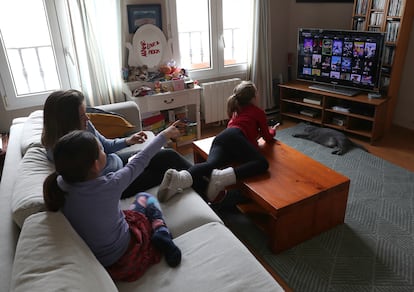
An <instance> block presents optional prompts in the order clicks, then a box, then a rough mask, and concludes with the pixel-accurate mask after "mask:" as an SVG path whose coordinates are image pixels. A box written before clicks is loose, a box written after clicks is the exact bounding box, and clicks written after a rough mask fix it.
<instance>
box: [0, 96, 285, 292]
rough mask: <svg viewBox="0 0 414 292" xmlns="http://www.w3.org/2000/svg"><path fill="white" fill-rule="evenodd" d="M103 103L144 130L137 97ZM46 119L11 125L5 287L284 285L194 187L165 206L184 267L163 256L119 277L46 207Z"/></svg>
mask: <svg viewBox="0 0 414 292" xmlns="http://www.w3.org/2000/svg"><path fill="white" fill-rule="evenodd" d="M103 108H104V109H106V110H111V111H116V112H119V113H121V114H122V115H124V116H125V117H126V118H127V119H128V120H129V121H130V122H131V123H133V124H134V125H138V126H137V130H139V129H140V127H139V125H140V121H139V118H138V117H139V115H138V114H139V111H138V107H137V106H136V104H135V103H133V102H123V103H118V104H113V105H106V106H103ZM41 121H42V111H36V112H34V113H32V114H31V115H30V116H29V117H23V118H17V119H14V121H13V124H12V126H11V128H10V139H9V144H8V148H7V154H6V160H5V166H4V171H3V177H2V180H1V184H0V291H57V290H59V291H75V290H76V291H169V292H171V291H266V292H267V291H283V289H282V287H281V286H280V285H279V284H278V283H277V282H276V281H275V280H274V279H273V278H272V276H271V275H270V274H269V273H268V272H267V271H266V270H265V269H264V268H263V266H262V265H261V264H260V263H259V262H258V261H257V260H256V258H255V257H254V256H253V255H252V254H251V253H250V252H249V251H248V249H247V248H246V247H245V246H244V245H243V244H242V243H241V242H240V241H239V240H238V239H237V238H236V237H235V236H234V235H233V234H232V232H231V231H230V230H229V229H227V228H226V227H225V226H224V224H223V222H222V221H221V219H220V218H219V217H218V216H217V215H216V214H215V213H214V212H213V211H212V210H211V209H210V207H209V206H208V205H207V204H206V203H205V202H204V201H203V200H202V199H201V198H200V197H199V196H198V195H197V194H196V193H195V192H194V191H193V190H191V189H190V190H187V191H185V192H183V193H182V194H181V195H179V196H175V197H174V198H172V199H171V200H169V201H168V202H166V203H163V204H162V208H163V212H164V214H165V219H166V222H167V224H168V226H169V228H170V229H171V231H172V233H173V235H174V241H175V242H176V244H177V245H178V246H179V247H180V248H181V250H182V262H181V265H180V266H178V267H177V268H170V267H168V265H167V264H166V263H165V262H164V260H163V261H161V262H160V263H159V264H156V265H154V266H152V267H151V268H150V269H149V270H148V271H147V272H146V273H145V275H144V276H143V277H142V278H140V279H139V280H137V281H135V282H130V283H126V282H113V281H112V279H111V278H110V277H109V275H108V273H107V272H106V270H105V269H104V268H103V267H102V266H101V265H100V264H99V262H98V261H97V260H96V258H95V257H94V255H93V254H92V253H91V251H90V250H89V248H88V247H87V246H86V244H85V243H84V242H83V240H82V239H81V238H80V237H79V236H78V235H77V233H76V232H75V231H74V230H73V229H72V227H71V225H70V224H69V223H68V221H67V220H66V218H65V217H64V216H63V215H62V214H61V213H59V212H57V213H53V212H46V211H44V206H43V201H42V183H43V179H44V177H45V176H46V175H47V174H48V173H49V172H50V171H51V170H52V169H53V165H51V164H50V163H48V162H47V160H45V159H46V158H45V157H44V149H43V148H42V147H41V145H40V133H41ZM149 192H151V193H154V194H155V193H156V188H154V189H151V190H149ZM128 203H129V202H128V201H123V202H121V204H122V205H123V206H127V205H128Z"/></svg>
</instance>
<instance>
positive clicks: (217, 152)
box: [188, 128, 269, 188]
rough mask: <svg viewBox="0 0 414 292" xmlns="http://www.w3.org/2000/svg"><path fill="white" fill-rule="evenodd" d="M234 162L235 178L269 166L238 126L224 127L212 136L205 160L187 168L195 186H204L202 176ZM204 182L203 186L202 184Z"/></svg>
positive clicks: (257, 171) (264, 169) (240, 177)
mask: <svg viewBox="0 0 414 292" xmlns="http://www.w3.org/2000/svg"><path fill="white" fill-rule="evenodd" d="M230 164H235V165H236V167H234V172H235V174H236V178H237V179H243V178H247V177H251V176H254V175H256V174H260V173H263V172H265V171H266V170H267V169H268V168H269V163H268V162H267V160H266V158H265V157H264V156H263V155H262V154H261V153H260V151H259V149H258V148H257V147H255V146H254V145H252V144H251V143H250V142H249V141H248V140H247V139H246V137H245V136H244V134H243V132H242V131H241V130H240V129H238V128H226V129H224V130H223V131H222V132H221V133H220V134H218V135H217V136H216V138H214V140H213V143H212V145H211V148H210V153H209V155H208V158H207V161H206V162H202V163H197V164H194V165H193V166H192V167H190V168H189V169H188V171H189V172H190V173H191V176H192V177H193V180H194V184H193V186H196V187H197V188H203V187H205V184H206V183H205V181H204V180H203V179H202V178H203V177H209V176H210V174H211V172H212V171H213V169H219V168H223V167H225V166H228V165H230ZM203 184H204V186H203Z"/></svg>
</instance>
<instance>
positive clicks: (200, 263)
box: [116, 223, 283, 292]
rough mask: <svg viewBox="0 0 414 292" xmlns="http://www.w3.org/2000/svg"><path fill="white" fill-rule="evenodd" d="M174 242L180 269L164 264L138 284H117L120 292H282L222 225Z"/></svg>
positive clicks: (152, 268) (163, 261)
mask: <svg viewBox="0 0 414 292" xmlns="http://www.w3.org/2000/svg"><path fill="white" fill-rule="evenodd" d="M174 242H175V243H176V244H177V246H178V247H180V249H181V252H182V261H181V264H180V265H179V266H178V267H177V268H170V267H168V266H167V264H166V262H165V260H162V261H161V262H160V263H159V264H157V265H154V266H152V267H151V268H150V269H149V270H148V271H147V272H146V273H145V274H144V276H143V277H142V278H140V279H138V280H137V281H135V282H132V283H124V282H117V283H116V285H117V287H118V288H119V290H120V291H131V292H133V291H157V292H164V291H165V292H170V291H215V292H218V291H223V292H228V291H234V292H236V291H257V292H269V291H272V292H277V291H283V289H282V287H281V286H280V285H279V284H278V283H277V282H276V281H275V280H274V279H273V277H272V276H271V275H270V274H269V273H268V272H267V271H266V269H265V268H264V267H263V266H262V265H261V264H260V263H259V262H258V261H257V260H256V258H255V257H254V256H253V255H252V254H251V253H250V252H249V250H248V249H247V248H246V247H245V246H244V245H243V244H242V243H241V242H240V241H239V240H238V239H237V238H236V237H235V236H234V235H233V233H232V232H231V231H230V230H229V229H228V228H227V227H225V226H224V225H223V224H220V223H209V224H205V225H203V226H201V227H198V228H196V229H194V230H191V231H189V232H187V233H185V234H183V235H181V236H180V237H178V238H176V239H174ZM154 287H155V288H154Z"/></svg>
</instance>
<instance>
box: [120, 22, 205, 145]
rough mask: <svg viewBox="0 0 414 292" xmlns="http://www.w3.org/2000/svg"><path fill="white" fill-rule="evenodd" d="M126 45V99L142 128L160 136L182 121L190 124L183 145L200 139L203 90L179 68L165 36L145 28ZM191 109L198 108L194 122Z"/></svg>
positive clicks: (139, 30) (154, 29)
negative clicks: (133, 104) (136, 111)
mask: <svg viewBox="0 0 414 292" xmlns="http://www.w3.org/2000/svg"><path fill="white" fill-rule="evenodd" d="M125 45H126V47H127V48H128V50H129V54H128V67H126V68H123V70H122V74H123V78H124V81H125V83H124V86H123V92H124V94H125V95H126V97H127V99H129V100H133V101H135V102H136V103H137V105H138V107H139V109H140V115H141V116H140V120H141V121H142V123H143V128H145V129H150V130H152V131H155V132H157V131H159V130H161V129H162V127H165V126H166V125H168V123H171V122H173V121H174V120H177V119H179V120H182V121H184V122H186V123H187V126H186V127H185V129H183V136H182V137H181V138H182V139H181V140H182V141H181V142H180V143H183V144H184V143H185V142H187V143H188V142H189V141H192V140H194V139H195V136H196V137H197V139H200V137H201V122H200V100H201V90H202V89H201V87H200V86H198V85H197V82H194V81H192V80H191V79H190V78H189V77H188V76H187V73H186V70H185V69H183V68H178V67H177V66H176V62H175V61H174V60H173V57H172V52H171V50H170V46H169V44H168V42H167V40H166V39H165V36H164V33H163V32H162V31H161V30H160V29H159V28H158V27H157V26H155V25H152V24H145V25H142V26H140V27H139V28H138V29H137V30H136V31H135V33H134V35H133V37H132V42H131V43H130V42H127V43H126V44H125ZM190 106H191V108H195V109H194V110H193V111H192V113H194V115H195V118H193V117H189V116H190V114H189V111H188V108H189V107H190ZM181 113H185V115H182V114H181ZM194 119H195V122H194ZM194 128H196V129H197V132H196V135H194ZM187 140H188V141H187ZM180 143H177V144H178V145H179V144H180Z"/></svg>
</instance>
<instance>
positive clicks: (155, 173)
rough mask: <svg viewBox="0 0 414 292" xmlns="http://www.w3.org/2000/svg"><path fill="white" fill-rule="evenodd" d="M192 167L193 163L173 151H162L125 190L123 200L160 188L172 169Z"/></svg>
mask: <svg viewBox="0 0 414 292" xmlns="http://www.w3.org/2000/svg"><path fill="white" fill-rule="evenodd" d="M191 166H192V163H190V162H189V161H188V160H187V159H185V158H184V157H183V156H182V155H181V154H179V153H178V152H176V151H174V150H173V149H161V150H160V151H158V153H157V154H155V155H154V157H153V158H152V159H151V160H150V163H149V164H148V166H147V167H146V168H145V170H144V171H143V172H142V173H141V174H140V175H139V176H138V177H137V178H136V179H135V180H134V181H133V182H132V183H131V184H130V185H129V186H128V188H126V189H125V191H124V192H123V193H122V197H121V198H122V199H124V198H128V197H132V196H134V195H136V194H137V193H138V192H143V191H146V190H148V189H150V188H152V187H155V186H158V185H159V184H161V181H162V179H163V177H164V173H165V172H166V171H167V170H168V169H170V168H174V169H177V170H183V169H189V168H190V167H191Z"/></svg>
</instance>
